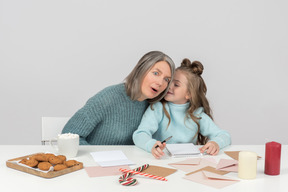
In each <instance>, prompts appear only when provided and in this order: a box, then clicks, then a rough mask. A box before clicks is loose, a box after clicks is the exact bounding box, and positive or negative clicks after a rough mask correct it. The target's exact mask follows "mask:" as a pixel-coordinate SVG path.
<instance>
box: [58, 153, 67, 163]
mask: <svg viewBox="0 0 288 192" xmlns="http://www.w3.org/2000/svg"><path fill="white" fill-rule="evenodd" d="M57 157H58V158H60V159H61V160H62V161H63V163H64V161H66V157H65V155H58V156H57Z"/></svg>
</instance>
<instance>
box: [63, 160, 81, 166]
mask: <svg viewBox="0 0 288 192" xmlns="http://www.w3.org/2000/svg"><path fill="white" fill-rule="evenodd" d="M64 164H65V165H66V166H67V167H73V166H75V165H78V162H77V161H75V160H68V161H65V162H64Z"/></svg>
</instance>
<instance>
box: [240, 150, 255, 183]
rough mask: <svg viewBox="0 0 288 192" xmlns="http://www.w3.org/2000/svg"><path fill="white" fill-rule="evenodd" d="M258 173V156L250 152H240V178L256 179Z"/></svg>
mask: <svg viewBox="0 0 288 192" xmlns="http://www.w3.org/2000/svg"><path fill="white" fill-rule="evenodd" d="M256 173H257V154H256V153H254V152H250V151H240V152H239V158H238V177H239V178H241V179H255V178H256Z"/></svg>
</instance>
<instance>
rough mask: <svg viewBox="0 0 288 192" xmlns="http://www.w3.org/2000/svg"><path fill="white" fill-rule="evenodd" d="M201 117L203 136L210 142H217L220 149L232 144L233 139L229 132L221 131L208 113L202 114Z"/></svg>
mask: <svg viewBox="0 0 288 192" xmlns="http://www.w3.org/2000/svg"><path fill="white" fill-rule="evenodd" d="M200 117H201V119H200V121H199V124H200V133H201V134H202V135H203V136H206V137H208V139H209V141H215V142H216V143H217V144H218V145H219V147H220V149H222V148H224V147H226V146H228V145H230V144H231V137H230V134H229V133H228V132H227V131H225V130H222V129H220V128H219V127H218V126H217V125H216V124H215V123H214V121H213V120H212V119H211V118H210V117H209V116H208V115H207V114H206V113H204V112H202V113H201V115H200Z"/></svg>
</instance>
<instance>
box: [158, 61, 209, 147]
mask: <svg viewBox="0 0 288 192" xmlns="http://www.w3.org/2000/svg"><path fill="white" fill-rule="evenodd" d="M203 70H204V67H203V65H202V63H200V62H199V61H193V62H192V63H191V61H190V60H189V59H184V60H183V61H182V63H181V66H180V67H178V68H177V69H176V71H181V72H182V73H183V74H184V75H185V76H186V78H187V80H188V84H187V91H188V94H189V95H190V99H189V103H190V105H189V107H188V109H187V111H186V117H185V119H186V118H189V117H190V118H191V119H192V120H193V121H194V122H195V123H196V124H197V128H198V130H197V133H196V134H195V136H194V137H193V139H194V138H195V137H196V136H197V144H200V145H204V144H206V143H207V142H208V138H207V137H205V136H203V135H202V134H201V133H200V125H199V120H200V119H201V117H197V116H195V115H194V112H195V110H196V109H198V108H199V107H203V109H204V112H205V113H206V114H207V115H208V116H209V117H210V118H211V119H213V117H212V111H211V108H210V106H209V102H208V100H207V98H206V92H207V87H206V84H205V82H204V80H203V78H202V77H201V75H202V73H203ZM165 103H166V102H165V100H162V104H163V108H164V113H165V115H166V116H167V117H168V119H169V123H168V126H169V124H170V122H171V118H170V115H169V113H168V112H167V110H166V109H165ZM168 126H167V128H168Z"/></svg>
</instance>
